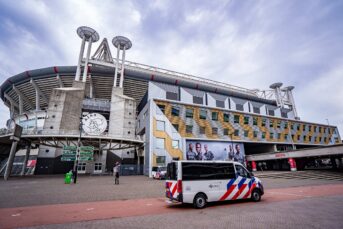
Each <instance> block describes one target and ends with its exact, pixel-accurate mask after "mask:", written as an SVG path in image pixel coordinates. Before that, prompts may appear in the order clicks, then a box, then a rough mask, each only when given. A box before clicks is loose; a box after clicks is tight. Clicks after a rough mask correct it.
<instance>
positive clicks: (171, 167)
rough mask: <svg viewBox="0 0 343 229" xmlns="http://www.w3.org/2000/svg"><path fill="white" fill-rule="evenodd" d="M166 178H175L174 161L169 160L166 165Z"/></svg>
mask: <svg viewBox="0 0 343 229" xmlns="http://www.w3.org/2000/svg"><path fill="white" fill-rule="evenodd" d="M166 179H167V180H177V169H176V163H175V162H171V163H169V164H168V165H167V175H166Z"/></svg>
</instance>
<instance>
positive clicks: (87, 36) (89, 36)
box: [75, 26, 100, 82]
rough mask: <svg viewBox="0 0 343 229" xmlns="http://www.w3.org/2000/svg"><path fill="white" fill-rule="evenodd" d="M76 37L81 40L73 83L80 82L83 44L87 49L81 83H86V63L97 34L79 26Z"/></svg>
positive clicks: (97, 38)
mask: <svg viewBox="0 0 343 229" xmlns="http://www.w3.org/2000/svg"><path fill="white" fill-rule="evenodd" d="M76 33H77V35H79V37H80V38H81V39H82V43H81V49H80V55H79V61H78V64H77V69H76V74H75V81H79V80H80V73H81V61H82V58H83V53H84V50H85V43H86V41H87V42H88V49H87V56H86V61H85V68H84V70H83V76H82V82H86V78H87V70H88V67H87V66H88V61H89V57H90V52H91V47H92V43H93V42H97V41H98V40H99V38H100V37H99V34H98V33H97V32H96V31H95V30H94V29H92V28H90V27H87V26H81V27H79V28H77V30H76Z"/></svg>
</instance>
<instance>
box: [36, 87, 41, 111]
mask: <svg viewBox="0 0 343 229" xmlns="http://www.w3.org/2000/svg"><path fill="white" fill-rule="evenodd" d="M35 90H36V111H39V110H40V104H39V91H38V90H37V89H35Z"/></svg>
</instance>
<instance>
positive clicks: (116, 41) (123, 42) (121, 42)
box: [112, 36, 132, 88]
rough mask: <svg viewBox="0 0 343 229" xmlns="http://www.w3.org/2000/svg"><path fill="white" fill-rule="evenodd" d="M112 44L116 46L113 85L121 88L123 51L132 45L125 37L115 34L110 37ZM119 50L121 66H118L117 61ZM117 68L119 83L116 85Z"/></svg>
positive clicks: (118, 62) (122, 80) (123, 61)
mask: <svg viewBox="0 0 343 229" xmlns="http://www.w3.org/2000/svg"><path fill="white" fill-rule="evenodd" d="M112 44H113V45H114V47H116V48H117V59H116V69H115V72H114V83H113V87H117V86H119V88H123V83H124V67H125V51H126V50H129V49H130V48H131V47H132V43H131V41H130V40H129V39H128V38H127V37H123V36H116V37H114V38H113V39H112ZM120 50H122V59H121V66H120V61H119V56H120ZM119 70H120V81H119V85H117V79H118V74H119Z"/></svg>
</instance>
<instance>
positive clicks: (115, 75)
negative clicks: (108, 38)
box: [113, 46, 120, 87]
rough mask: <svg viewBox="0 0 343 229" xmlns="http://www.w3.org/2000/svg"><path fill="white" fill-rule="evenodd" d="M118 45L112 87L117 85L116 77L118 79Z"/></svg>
mask: <svg viewBox="0 0 343 229" xmlns="http://www.w3.org/2000/svg"><path fill="white" fill-rule="evenodd" d="M119 52H120V49H119V46H118V48H117V62H116V69H115V72H114V83H113V87H117V79H118V68H119Z"/></svg>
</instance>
